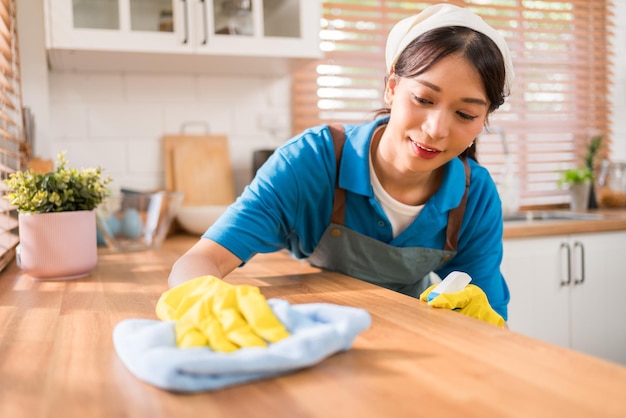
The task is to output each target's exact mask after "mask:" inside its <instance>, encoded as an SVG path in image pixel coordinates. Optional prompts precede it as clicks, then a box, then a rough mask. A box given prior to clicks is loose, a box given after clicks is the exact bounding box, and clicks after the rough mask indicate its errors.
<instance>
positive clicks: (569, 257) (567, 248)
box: [561, 242, 572, 286]
mask: <svg viewBox="0 0 626 418" xmlns="http://www.w3.org/2000/svg"><path fill="white" fill-rule="evenodd" d="M564 249H565V254H566V256H567V263H566V266H567V279H566V280H563V279H561V286H569V285H570V283H571V282H572V267H571V265H572V263H571V261H572V251H571V249H570V246H569V244H568V243H566V242H562V243H561V253H562V252H563V251H564Z"/></svg>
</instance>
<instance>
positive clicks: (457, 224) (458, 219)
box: [328, 124, 470, 251]
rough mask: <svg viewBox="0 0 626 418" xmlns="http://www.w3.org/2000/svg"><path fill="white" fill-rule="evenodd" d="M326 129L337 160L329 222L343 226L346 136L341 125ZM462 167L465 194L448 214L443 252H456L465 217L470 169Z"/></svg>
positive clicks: (467, 164) (465, 163) (465, 161)
mask: <svg viewBox="0 0 626 418" xmlns="http://www.w3.org/2000/svg"><path fill="white" fill-rule="evenodd" d="M328 129H329V130H330V134H331V136H332V138H333V144H334V145H335V158H336V160H337V162H336V164H337V177H336V179H335V197H334V200H333V214H332V216H331V218H330V221H331V222H332V223H334V224H337V225H344V223H345V218H346V191H345V190H344V189H342V188H340V187H339V166H340V164H341V154H342V152H343V145H344V143H345V141H346V134H345V132H344V129H343V125H341V124H334V125H329V126H328ZM462 160H463V165H464V167H465V192H464V193H463V198H462V199H461V203H460V204H459V206H457V207H456V208H454V209H452V210H451V211H450V213H449V214H448V226H447V228H446V245H445V247H444V250H447V251H456V250H457V246H458V243H459V235H460V232H461V225H462V223H463V217H464V216H465V205H466V204H467V193H468V190H469V185H470V167H469V163H468V162H467V159H465V158H463V159H462Z"/></svg>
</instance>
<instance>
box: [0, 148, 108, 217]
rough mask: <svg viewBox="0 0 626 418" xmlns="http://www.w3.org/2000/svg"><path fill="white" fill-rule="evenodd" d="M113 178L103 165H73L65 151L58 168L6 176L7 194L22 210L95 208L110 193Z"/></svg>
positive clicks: (64, 210)
mask: <svg viewBox="0 0 626 418" xmlns="http://www.w3.org/2000/svg"><path fill="white" fill-rule="evenodd" d="M110 182H111V178H110V177H109V176H105V175H103V173H102V169H101V168H100V167H98V168H87V169H81V170H77V169H75V168H69V167H68V166H67V160H66V159H65V153H63V152H62V153H59V154H58V163H57V164H56V168H55V170H54V171H51V172H49V173H39V172H35V171H33V170H31V169H29V170H26V171H18V172H15V173H11V174H10V175H9V178H7V179H5V180H4V184H6V185H7V188H8V193H7V194H6V195H5V196H4V198H5V199H6V200H8V201H9V202H10V204H11V205H13V206H15V207H16V208H17V210H18V211H19V212H22V213H48V212H68V211H77V210H93V209H95V208H96V206H98V205H99V204H100V203H101V202H102V201H103V200H104V199H105V198H106V197H107V196H108V195H109V194H110V190H109V189H108V188H107V185H108V184H109V183H110Z"/></svg>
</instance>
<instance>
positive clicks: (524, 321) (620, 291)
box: [502, 231, 626, 365]
mask: <svg viewBox="0 0 626 418" xmlns="http://www.w3.org/2000/svg"><path fill="white" fill-rule="evenodd" d="M625 247H626V231H616V232H604V233H589V234H574V235H557V236H547V237H536V238H520V239H505V240H504V259H503V262H502V272H503V274H504V276H505V277H506V279H507V282H508V284H509V288H510V291H511V302H510V304H509V321H508V322H509V327H510V328H511V329H512V330H513V331H518V332H520V333H522V334H526V335H529V336H531V337H535V338H538V339H540V340H544V341H548V342H551V343H554V344H557V345H561V346H564V347H569V348H572V349H574V350H578V351H582V352H585V353H587V354H591V355H595V356H598V357H602V358H604V359H607V360H611V361H615V362H618V363H621V364H624V365H626V321H624V319H623V318H624V314H623V308H622V305H623V303H622V300H623V298H624V297H625V295H626V256H625V253H624V248H625Z"/></svg>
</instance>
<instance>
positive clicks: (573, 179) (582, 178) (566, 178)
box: [557, 167, 593, 211]
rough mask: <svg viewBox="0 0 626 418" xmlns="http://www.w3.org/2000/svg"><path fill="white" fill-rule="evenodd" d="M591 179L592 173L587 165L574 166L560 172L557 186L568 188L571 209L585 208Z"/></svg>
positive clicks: (587, 204) (582, 209)
mask: <svg viewBox="0 0 626 418" xmlns="http://www.w3.org/2000/svg"><path fill="white" fill-rule="evenodd" d="M592 180H593V173H592V172H591V170H589V169H588V168H587V167H575V168H570V169H568V170H565V171H562V172H561V175H560V177H559V179H558V181H557V184H558V186H559V187H568V188H569V191H570V209H571V210H573V211H584V210H587V208H588V206H589V192H590V190H591V182H592Z"/></svg>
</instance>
